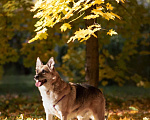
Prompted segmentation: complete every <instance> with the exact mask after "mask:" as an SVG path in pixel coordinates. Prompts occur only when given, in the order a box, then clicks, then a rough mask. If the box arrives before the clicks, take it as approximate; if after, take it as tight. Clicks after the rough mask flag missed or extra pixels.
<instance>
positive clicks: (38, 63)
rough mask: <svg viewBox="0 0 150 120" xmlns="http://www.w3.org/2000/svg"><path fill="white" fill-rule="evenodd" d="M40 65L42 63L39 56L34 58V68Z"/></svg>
mask: <svg viewBox="0 0 150 120" xmlns="http://www.w3.org/2000/svg"><path fill="white" fill-rule="evenodd" d="M41 65H43V63H42V62H41V60H40V58H39V57H37V60H36V68H37V67H38V66H41Z"/></svg>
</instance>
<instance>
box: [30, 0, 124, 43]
mask: <svg viewBox="0 0 150 120" xmlns="http://www.w3.org/2000/svg"><path fill="white" fill-rule="evenodd" d="M115 1H116V2H117V3H119V2H120V1H121V2H122V3H124V0H115ZM95 5H96V6H97V7H96V8H95V9H93V10H91V14H90V15H88V16H85V17H84V19H95V18H98V17H100V16H102V17H103V18H104V19H107V20H110V19H112V20H114V19H115V18H119V19H120V17H119V16H118V15H116V14H115V13H113V12H112V10H113V6H112V5H111V4H110V3H105V2H104V0H92V1H91V0H78V1H75V0H67V1H66V0H37V2H36V3H35V6H34V7H33V8H32V10H31V11H37V13H36V14H35V15H34V18H40V19H39V21H37V23H36V24H35V27H36V30H35V31H36V32H37V34H36V36H35V37H34V38H33V39H31V40H30V41H29V43H30V42H33V41H35V40H37V39H40V40H41V39H46V38H47V36H48V34H47V33H46V31H47V29H46V28H47V27H53V26H54V25H55V24H57V23H59V22H64V20H66V19H67V20H68V19H69V20H70V22H69V23H71V22H73V21H74V20H76V19H78V18H80V17H81V16H82V15H83V14H84V12H85V11H86V10H87V9H88V8H90V7H92V6H95ZM75 14H79V17H77V18H75V19H73V20H71V17H72V16H74V15H75ZM81 14H82V15H81ZM69 23H63V25H62V26H61V27H60V29H61V32H64V31H66V30H67V29H71V25H70V24H69ZM94 24H95V23H93V25H94ZM90 27H91V26H89V27H88V28H86V29H79V31H76V32H75V36H73V37H71V38H70V39H69V40H68V42H70V41H74V40H75V39H78V40H79V41H81V42H82V41H84V40H87V39H88V38H90V37H91V35H93V36H95V37H97V36H96V35H95V34H94V32H96V31H99V30H100V28H101V27H100V25H99V26H98V27H97V26H95V25H94V27H95V28H94V29H91V28H90ZM107 34H108V35H113V34H117V33H116V32H113V31H109V32H108V33H107Z"/></svg>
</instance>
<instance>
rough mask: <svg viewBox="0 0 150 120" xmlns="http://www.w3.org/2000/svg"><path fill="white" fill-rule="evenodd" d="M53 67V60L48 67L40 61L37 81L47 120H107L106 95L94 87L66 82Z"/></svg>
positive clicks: (51, 59)
mask: <svg viewBox="0 0 150 120" xmlns="http://www.w3.org/2000/svg"><path fill="white" fill-rule="evenodd" d="M54 64H55V62H54V59H53V57H52V58H50V60H49V61H48V63H47V64H46V65H43V64H42V62H41V60H40V59H39V58H37V63H36V75H35V77H34V79H35V80H36V86H38V89H39V91H40V93H41V96H42V101H43V106H44V109H45V112H46V120H53V115H56V116H57V117H58V118H60V119H61V120H70V119H71V118H78V120H88V119H89V118H91V119H93V120H104V111H105V99H104V96H103V94H102V93H101V92H100V91H99V90H98V89H96V88H94V87H91V86H87V85H79V84H74V83H66V82H65V81H63V80H62V79H61V78H60V76H59V74H58V72H57V71H56V70H55V68H54ZM41 81H42V82H43V84H42V85H41V83H42V82H41ZM39 85H41V86H39Z"/></svg>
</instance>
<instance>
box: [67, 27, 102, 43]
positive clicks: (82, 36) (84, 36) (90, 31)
mask: <svg viewBox="0 0 150 120" xmlns="http://www.w3.org/2000/svg"><path fill="white" fill-rule="evenodd" d="M100 29H101V26H100V25H99V24H95V25H91V26H88V27H87V29H79V31H76V32H75V33H74V34H75V36H72V37H71V38H70V39H69V40H68V41H67V43H69V42H71V41H73V42H74V41H75V40H76V39H77V40H78V41H80V42H83V41H85V40H88V39H89V38H90V37H91V35H93V36H94V37H96V38H97V36H96V35H95V34H94V32H96V31H99V30H100Z"/></svg>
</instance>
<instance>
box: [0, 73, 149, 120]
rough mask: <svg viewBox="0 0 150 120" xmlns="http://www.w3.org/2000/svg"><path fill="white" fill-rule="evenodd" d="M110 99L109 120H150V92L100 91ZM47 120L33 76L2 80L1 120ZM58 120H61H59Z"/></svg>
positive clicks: (127, 89) (128, 89) (113, 88)
mask: <svg viewBox="0 0 150 120" xmlns="http://www.w3.org/2000/svg"><path fill="white" fill-rule="evenodd" d="M100 89H101V90H102V91H103V93H104V95H105V98H106V113H105V114H106V116H107V117H108V120H150V88H142V87H136V86H129V85H128V86H123V87H118V86H105V87H100ZM1 119H2V120H3V119H5V120H17V119H18V120H23V119H24V120H33V119H36V120H37V119H40V120H42V119H45V113H44V108H43V106H42V101H41V97H40V94H39V91H38V89H37V87H35V85H34V80H33V75H29V76H4V77H3V78H2V80H0V120H1ZM55 119H57V118H55Z"/></svg>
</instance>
